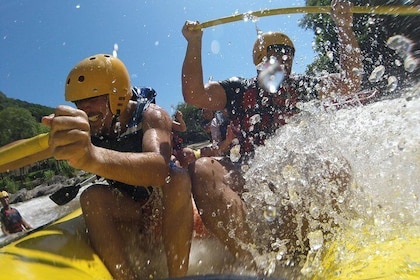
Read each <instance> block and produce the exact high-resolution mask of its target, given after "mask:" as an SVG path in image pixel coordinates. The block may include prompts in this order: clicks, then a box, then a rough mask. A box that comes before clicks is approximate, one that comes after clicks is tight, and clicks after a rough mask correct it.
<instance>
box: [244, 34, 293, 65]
mask: <svg viewBox="0 0 420 280" xmlns="http://www.w3.org/2000/svg"><path fill="white" fill-rule="evenodd" d="M272 45H286V46H288V47H290V48H291V49H292V51H293V53H294V51H295V47H294V45H293V42H292V40H290V38H289V37H288V36H287V35H286V34H284V33H281V32H266V33H263V34H261V35H258V38H257V40H256V41H255V43H254V49H253V51H252V57H253V59H254V64H255V65H258V64H260V63H261V62H262V61H263V58H264V57H266V56H267V48H268V47H269V46H272Z"/></svg>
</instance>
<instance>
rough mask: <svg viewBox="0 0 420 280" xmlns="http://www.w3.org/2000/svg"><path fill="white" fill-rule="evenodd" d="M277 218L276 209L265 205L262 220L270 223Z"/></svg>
mask: <svg viewBox="0 0 420 280" xmlns="http://www.w3.org/2000/svg"><path fill="white" fill-rule="evenodd" d="M276 217H277V209H276V207H274V206H271V205H267V206H266V207H265V209H264V219H265V220H266V221H267V222H269V223H271V222H272V221H274V220H275V219H276Z"/></svg>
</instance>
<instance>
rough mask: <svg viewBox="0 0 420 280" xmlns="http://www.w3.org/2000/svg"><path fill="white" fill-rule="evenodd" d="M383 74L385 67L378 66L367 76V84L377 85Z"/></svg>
mask: <svg viewBox="0 0 420 280" xmlns="http://www.w3.org/2000/svg"><path fill="white" fill-rule="evenodd" d="M384 74H385V66H383V65H379V66H378V67H376V68H375V69H373V71H372V73H371V74H370V76H369V82H371V83H377V82H379V81H380V80H382V78H383V76H384Z"/></svg>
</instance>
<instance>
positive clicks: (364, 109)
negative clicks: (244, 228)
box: [0, 84, 420, 278]
mask: <svg viewBox="0 0 420 280" xmlns="http://www.w3.org/2000/svg"><path fill="white" fill-rule="evenodd" d="M301 106H302V107H301V109H302V110H303V111H304V112H303V113H302V114H299V115H298V116H296V117H294V118H293V119H292V120H291V121H290V123H289V124H288V125H286V126H284V127H282V128H281V129H279V130H278V131H277V133H276V135H275V136H274V137H272V138H271V139H269V141H267V143H266V145H265V146H264V147H260V148H258V149H257V151H256V156H255V159H254V161H253V164H252V165H250V166H247V167H244V168H245V170H244V171H245V176H246V179H247V183H246V188H247V190H248V192H247V193H246V195H245V196H244V198H245V200H246V202H247V203H248V205H249V208H250V213H249V219H250V220H251V222H252V225H253V230H255V234H256V240H257V242H256V244H255V248H251V249H253V250H254V251H255V252H258V253H255V257H256V258H257V262H258V265H259V266H260V267H261V268H262V269H264V270H265V271H266V273H267V274H268V275H272V276H284V275H286V276H288V277H289V278H299V277H301V276H305V275H306V276H312V275H313V274H316V273H317V271H316V268H314V266H313V264H314V263H316V261H314V260H312V261H310V262H309V263H308V260H307V259H305V258H304V257H299V256H298V257H297V258H296V253H295V254H291V253H290V251H291V250H290V248H292V249H294V250H295V251H296V250H297V252H299V253H300V254H302V255H304V254H306V253H308V252H307V251H305V250H304V249H302V247H304V244H309V247H310V253H311V252H312V253H314V252H316V251H319V250H322V249H323V247H324V246H325V240H327V239H329V238H331V233H334V230H335V228H337V227H338V228H340V227H342V228H352V229H353V230H354V231H355V232H357V230H359V229H361V228H362V227H363V226H364V225H368V224H369V225H372V228H371V230H373V231H377V232H378V236H379V235H380V234H379V233H380V232H383V231H384V230H388V231H393V230H396V229H398V228H400V227H402V226H406V225H417V226H419V225H420V219H419V214H420V213H419V212H420V203H419V196H420V126H419V124H420V86H419V84H416V85H414V86H412V87H410V88H409V89H406V90H403V91H401V92H400V93H399V95H398V96H396V97H393V98H388V99H383V100H380V101H377V102H374V103H372V104H368V105H365V106H356V107H352V108H342V109H340V110H327V109H325V108H324V107H323V106H322V104H321V103H319V102H313V103H309V104H305V105H301ZM326 170H327V171H326ZM343 182H344V183H345V184H346V188H345V189H341V188H340V187H339V186H338V183H343ZM326 194H327V195H326ZM331 197H333V200H332V199H331ZM13 206H14V207H16V208H18V210H19V211H20V212H21V213H22V215H23V216H24V217H25V218H26V219H27V220H28V222H29V223H30V224H32V225H33V226H34V227H38V226H41V225H43V224H45V223H48V222H50V221H52V220H55V219H57V218H58V217H61V216H63V215H65V214H66V213H69V212H70V211H72V210H73V209H75V208H76V207H78V200H77V199H75V200H73V201H72V202H71V203H69V204H67V205H65V206H57V205H55V204H54V203H53V202H52V201H50V199H49V198H48V197H40V198H36V199H33V200H30V201H27V202H23V203H19V204H16V205H13ZM288 213H292V214H293V217H294V218H293V219H291V220H287V216H288ZM285 217H286V218H285ZM297 217H300V218H297ZM285 225H286V226H288V227H289V228H290V231H291V232H292V233H293V234H295V236H297V237H296V238H295V239H291V238H283V239H282V238H280V237H279V234H278V232H279V231H278V230H279V228H282V227H283V228H284V226H285ZM418 234H420V232H419V233H418ZM0 240H2V241H4V240H5V237H4V236H0ZM196 249H197V247H195V249H194V250H196ZM306 250H307V249H306ZM210 252H211V250H208V251H206V250H204V253H203V254H204V255H206V254H207V255H209V254H210V255H211V253H210ZM261 252H262V253H261ZM197 258H198V259H197ZM200 258H201V256H198V257H195V258H193V260H194V261H195V262H197V263H202V260H201V259H200ZM284 267H289V268H292V269H291V270H290V271H289V272H285V271H284ZM212 269H214V270H210V272H214V273H219V272H220V271H217V269H216V268H215V267H213V268H212Z"/></svg>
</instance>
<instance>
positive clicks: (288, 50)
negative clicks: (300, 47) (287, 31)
mask: <svg viewBox="0 0 420 280" xmlns="http://www.w3.org/2000/svg"><path fill="white" fill-rule="evenodd" d="M267 51H274V52H276V53H282V54H284V55H288V56H294V55H295V49H294V48H292V47H291V46H288V45H284V44H274V45H269V46H268V47H267Z"/></svg>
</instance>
